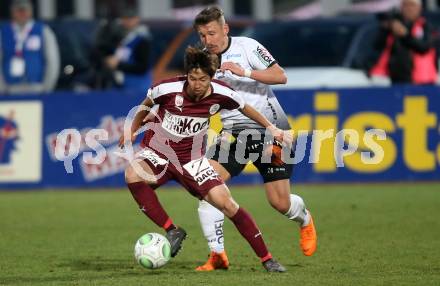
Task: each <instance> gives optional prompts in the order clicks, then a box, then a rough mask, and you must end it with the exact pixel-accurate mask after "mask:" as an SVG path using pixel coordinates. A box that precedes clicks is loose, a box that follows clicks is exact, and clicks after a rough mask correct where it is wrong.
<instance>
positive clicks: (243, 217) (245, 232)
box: [231, 208, 272, 262]
mask: <svg viewBox="0 0 440 286" xmlns="http://www.w3.org/2000/svg"><path fill="white" fill-rule="evenodd" d="M231 220H232V222H233V223H234V224H235V227H237V229H238V231H239V232H240V233H241V235H242V236H243V237H244V238H245V239H246V240H247V241H248V242H249V244H250V245H251V247H252V249H253V250H254V251H255V253H256V254H257V256H258V257H260V259H261V261H262V262H264V261H266V260H269V259H271V258H272V255H271V254H270V253H269V251H268V250H267V247H266V244H265V243H264V240H263V236H262V234H261V232H260V230H259V229H258V227H257V225H256V224H255V222H254V220H253V219H252V217H251V216H250V214H248V213H247V212H246V211H245V210H244V209H242V208H239V209H238V212H237V213H236V214H235V215H234V216H233V217H232V218H231Z"/></svg>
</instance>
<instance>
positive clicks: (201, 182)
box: [136, 148, 224, 199]
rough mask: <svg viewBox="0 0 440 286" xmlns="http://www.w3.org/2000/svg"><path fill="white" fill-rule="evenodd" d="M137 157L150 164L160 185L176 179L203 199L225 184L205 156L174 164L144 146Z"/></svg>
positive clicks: (194, 194)
mask: <svg viewBox="0 0 440 286" xmlns="http://www.w3.org/2000/svg"><path fill="white" fill-rule="evenodd" d="M136 158H139V159H142V160H143V161H144V162H146V163H147V164H148V166H150V168H151V170H152V171H153V173H154V176H155V177H156V180H157V186H158V187H159V186H161V185H163V184H165V183H166V182H168V181H169V180H175V181H177V182H179V183H180V184H181V185H182V186H183V187H184V188H185V189H186V190H187V191H188V192H190V193H191V195H193V196H195V197H197V198H199V199H203V198H204V197H205V196H206V195H207V194H208V192H209V191H210V190H211V189H212V188H214V187H216V186H219V185H223V184H224V182H223V180H222V179H221V178H220V176H219V175H218V174H217V172H216V171H215V170H214V168H213V167H212V166H211V164H210V163H209V160H208V159H206V158H205V157H201V158H199V159H195V160H192V161H190V162H188V163H175V164H173V163H171V162H168V160H167V159H166V158H165V157H164V156H163V155H161V154H158V153H156V152H155V151H154V150H151V149H149V148H144V149H142V150H141V151H140V152H139V153H137V154H136Z"/></svg>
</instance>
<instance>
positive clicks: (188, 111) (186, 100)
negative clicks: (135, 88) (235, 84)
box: [142, 77, 244, 163]
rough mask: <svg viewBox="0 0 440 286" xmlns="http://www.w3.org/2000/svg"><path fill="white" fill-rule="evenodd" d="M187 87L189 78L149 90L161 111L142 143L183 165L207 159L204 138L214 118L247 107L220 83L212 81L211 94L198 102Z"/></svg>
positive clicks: (235, 94) (150, 125)
mask: <svg viewBox="0 0 440 286" xmlns="http://www.w3.org/2000/svg"><path fill="white" fill-rule="evenodd" d="M187 85H188V83H187V78H186V77H177V78H172V79H169V80H165V81H162V82H161V83H159V84H157V85H155V86H153V87H152V88H150V89H149V90H148V94H147V96H148V97H149V98H150V99H152V100H153V102H154V104H155V105H158V109H157V116H156V118H155V120H154V121H153V122H152V123H149V126H148V127H147V128H148V130H147V131H146V132H145V135H144V138H143V140H142V143H143V145H144V146H146V147H149V148H150V149H153V150H154V151H156V152H158V153H160V154H162V155H164V156H165V157H166V158H168V159H169V160H170V161H174V160H176V159H177V160H178V161H179V162H181V163H185V162H189V161H191V160H194V159H197V158H200V157H201V156H203V155H204V153H205V144H204V142H205V140H204V137H205V135H206V132H207V130H208V128H209V118H210V117H211V116H213V115H214V114H216V113H218V112H219V111H221V110H222V109H227V110H234V109H241V108H243V107H244V100H243V99H242V97H241V96H240V95H239V94H238V93H237V92H235V91H234V90H233V89H231V88H230V87H228V86H227V85H226V84H225V83H223V82H221V81H218V80H213V81H212V82H211V88H212V93H211V94H210V95H208V96H206V97H204V98H203V99H201V100H199V101H194V100H193V99H191V97H189V96H188V94H187V93H186V91H185V90H186V87H187Z"/></svg>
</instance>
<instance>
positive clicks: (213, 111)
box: [209, 103, 220, 115]
mask: <svg viewBox="0 0 440 286" xmlns="http://www.w3.org/2000/svg"><path fill="white" fill-rule="evenodd" d="M219 109H220V105H219V104H217V103H216V104H213V105H212V106H211V108H209V113H210V114H211V115H214V114H216V113H217V111H218V110H219Z"/></svg>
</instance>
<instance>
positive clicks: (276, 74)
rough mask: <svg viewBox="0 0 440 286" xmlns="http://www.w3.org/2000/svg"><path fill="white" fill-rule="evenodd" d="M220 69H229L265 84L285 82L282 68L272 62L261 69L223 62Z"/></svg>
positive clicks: (285, 78)
mask: <svg viewBox="0 0 440 286" xmlns="http://www.w3.org/2000/svg"><path fill="white" fill-rule="evenodd" d="M220 69H221V70H222V71H225V70H230V71H231V72H232V73H234V74H236V75H238V76H242V77H248V78H251V79H253V80H256V81H259V82H262V83H265V84H285V83H286V82H287V77H286V74H285V73H284V69H283V68H282V67H281V66H280V65H279V64H274V65H272V66H270V67H268V68H266V69H263V70H256V69H244V68H242V67H240V66H239V65H237V64H236V63H233V62H225V63H223V64H222V65H221V67H220Z"/></svg>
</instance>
